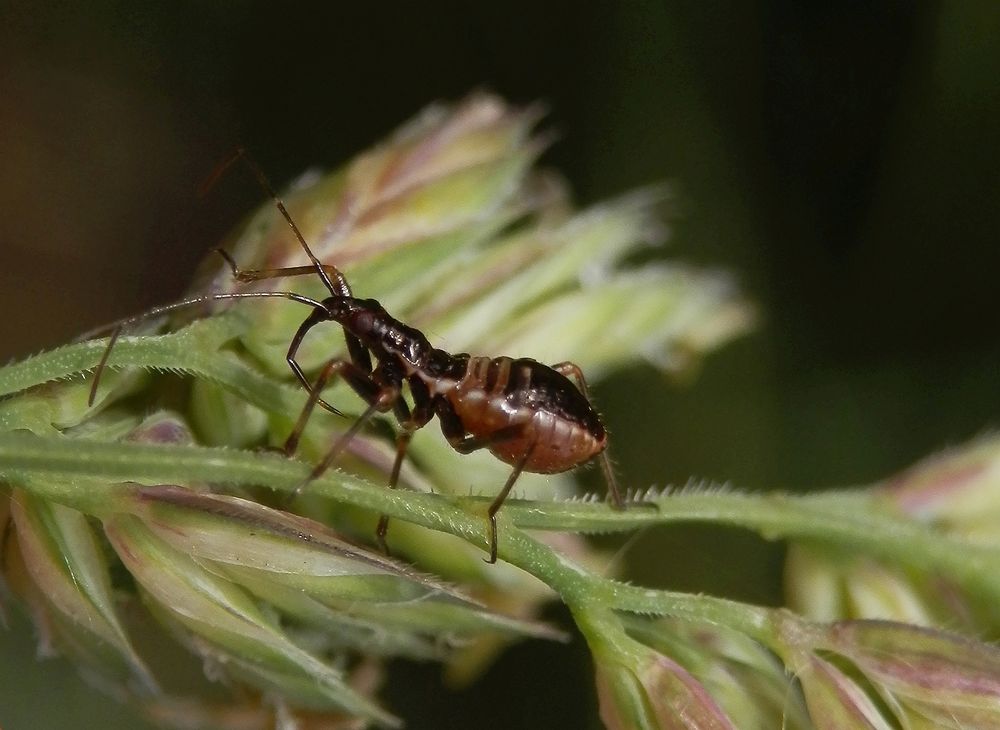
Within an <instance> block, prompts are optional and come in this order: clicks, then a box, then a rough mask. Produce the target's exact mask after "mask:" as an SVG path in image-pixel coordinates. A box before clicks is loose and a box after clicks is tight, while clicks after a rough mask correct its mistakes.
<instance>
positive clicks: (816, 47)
mask: <svg viewBox="0 0 1000 730" xmlns="http://www.w3.org/2000/svg"><path fill="white" fill-rule="evenodd" d="M369 5H372V4H361V3H314V4H309V3H281V4H279V3H265V2H226V3H219V2H214V3H202V2H171V3H140V2H109V1H107V0H100V1H98V2H88V3H79V4H76V5H73V4H69V3H57V2H41V3H39V2H28V1H27V0H20V1H19V0H14V1H11V0H2V1H0V165H2V168H0V169H2V175H0V212H2V215H0V311H3V312H5V313H6V314H5V315H4V316H3V317H0V361H7V360H10V359H12V358H15V357H22V356H24V355H27V354H30V353H33V352H36V351H38V350H40V349H42V348H46V347H51V346H54V345H57V344H59V343H61V342H63V341H65V340H66V339H68V338H70V337H72V336H74V335H76V334H78V333H80V332H81V331H83V330H86V329H88V328H90V327H91V326H94V325H96V324H99V323H102V322H105V321H108V320H111V319H114V318H116V317H119V316H122V315H124V314H128V313H132V312H135V311H138V310H141V309H143V308H145V307H147V306H149V305H151V304H154V303H158V302H163V301H169V300H172V299H174V298H175V297H176V296H177V295H178V294H179V293H180V292H181V291H182V290H183V289H184V288H185V285H186V282H187V281H188V278H189V276H190V275H191V272H192V270H193V269H194V267H195V265H196V263H197V262H198V260H199V259H200V258H201V256H202V255H203V254H204V252H205V251H207V250H208V249H209V248H211V246H212V245H213V244H214V243H215V242H217V241H218V240H219V239H220V238H221V237H222V235H223V233H224V232H225V231H226V230H227V229H228V228H229V227H230V226H232V225H233V224H234V223H235V222H236V221H237V220H238V218H239V217H240V215H241V214H243V213H245V212H246V211H248V210H249V209H251V208H252V207H253V206H254V205H256V204H257V203H258V202H259V201H260V199H261V194H260V191H259V189H257V188H256V186H255V185H254V184H253V183H252V182H251V181H248V180H246V179H245V176H241V175H238V174H237V175H231V176H229V178H227V179H226V181H224V182H223V184H221V185H220V186H218V187H217V188H216V189H215V190H214V191H213V193H212V194H211V195H210V196H209V197H208V198H207V199H205V200H199V199H198V198H197V195H196V191H197V188H198V185H199V183H200V182H201V181H202V180H203V179H204V178H205V176H206V175H207V174H208V173H209V172H210V171H211V170H212V169H213V167H214V166H215V165H216V163H217V162H218V161H219V160H221V159H222V158H224V157H225V156H226V155H227V154H228V153H229V152H230V151H231V150H232V149H233V148H234V147H235V146H236V145H237V144H243V145H246V146H247V147H249V148H250V149H251V150H252V151H253V153H254V154H255V156H256V157H257V158H258V159H259V160H260V162H261V163H262V165H263V166H264V168H265V169H266V170H267V171H268V173H269V174H270V175H271V177H272V178H273V179H274V180H276V181H280V182H285V181H287V180H289V179H290V178H291V177H293V176H295V175H297V174H299V173H300V172H302V171H303V170H305V169H306V168H309V167H313V166H319V167H332V166H335V165H337V164H339V163H340V162H342V161H344V160H345V159H347V158H349V157H350V156H351V155H353V154H355V153H356V152H358V151H360V150H362V149H364V148H365V147H367V146H368V145H370V144H371V143H373V142H375V141H376V140H378V139H380V138H381V137H382V136H383V135H384V134H385V133H387V132H388V131H390V130H391V129H393V128H394V127H395V126H396V125H397V124H399V123H400V122H402V121H403V120H405V119H407V118H408V117H410V116H411V115H412V114H413V113H415V112H416V111H417V110H418V109H420V108H421V107H423V106H424V105H425V104H427V103H428V102H430V101H432V100H435V99H440V98H445V99H455V98H458V97H461V96H463V95H464V94H465V93H467V92H468V91H469V90H471V89H474V88H483V87H485V88H489V89H492V90H495V91H497V92H499V93H501V94H503V95H505V96H507V97H508V98H509V99H511V100H513V101H516V102H530V101H533V100H536V99H543V100H545V101H546V102H548V104H549V105H550V106H551V110H552V113H551V116H550V118H549V121H548V124H549V125H550V126H553V127H554V128H555V129H556V130H558V131H559V132H560V135H561V138H560V140H559V142H558V144H556V145H555V146H554V147H553V148H552V149H551V151H550V152H548V153H547V154H546V157H545V160H544V161H545V163H546V164H550V165H552V166H555V167H557V168H559V169H560V170H562V171H563V172H564V173H565V174H566V176H567V177H568V178H569V179H570V181H571V183H572V185H573V187H574V189H575V191H576V193H577V197H578V200H579V202H580V203H581V204H587V203H592V202H595V201H597V200H600V199H602V198H604V197H607V196H609V195H613V194H616V193H619V192H622V191H624V190H626V189H628V188H631V187H634V186H638V185H642V184H646V183H650V182H656V181H663V180H667V181H671V182H672V184H673V186H674V188H675V190H676V191H677V200H678V202H677V204H676V205H675V206H674V207H675V211H674V215H673V236H672V240H671V243H670V245H669V248H668V249H666V255H668V256H670V257H677V258H681V259H684V260H686V261H690V262H695V263H698V264H701V265H705V266H710V267H721V268H725V269H729V270H731V271H733V272H734V273H735V274H736V275H737V276H738V278H739V280H740V281H741V284H742V286H743V288H744V289H745V291H746V292H747V293H748V294H749V295H750V296H751V297H752V298H754V299H755V300H756V301H757V302H758V303H759V304H760V307H761V314H762V316H761V324H760V328H759V330H758V332H757V333H756V334H754V335H753V336H751V337H749V338H745V339H743V340H741V341H740V342H738V343H736V344H734V345H731V346H729V347H728V348H726V349H725V350H724V351H722V352H721V353H719V354H718V355H716V356H714V357H712V358H710V359H709V361H707V362H706V363H705V364H704V367H703V369H702V371H701V372H700V373H698V377H697V378H694V379H688V380H686V381H684V382H676V381H669V380H666V379H664V378H663V377H662V376H660V375H659V374H657V373H656V372H655V371H653V370H652V369H651V368H648V367H641V366H637V367H635V368H634V369H632V370H630V371H629V372H624V373H621V374H619V375H617V376H616V377H614V378H613V379H611V380H610V381H607V382H604V383H602V384H600V385H599V387H598V396H597V397H598V400H599V403H600V405H601V407H602V410H603V411H604V412H605V415H606V420H607V422H608V423H609V425H610V427H611V429H612V431H613V432H614V437H615V442H614V447H613V448H614V453H615V456H616V459H617V460H618V461H619V463H620V468H619V470H620V472H621V476H622V478H623V481H624V482H625V483H627V484H629V485H631V486H635V487H643V486H648V485H650V484H658V485H664V484H684V483H686V482H687V481H688V480H689V479H691V478H698V479H701V478H704V479H708V480H712V481H713V482H726V483H730V484H732V485H734V486H736V487H740V488H748V489H753V490H764V489H771V488H785V489H815V488H822V487H830V486H839V485H849V484H860V483H865V482H870V481H873V480H875V479H878V478H880V477H882V476H885V475H886V474H888V473H890V472H892V471H894V470H896V469H899V468H901V467H903V466H905V465H906V464H908V463H910V462H912V461H913V460H915V459H917V458H919V457H920V456H922V455H924V454H926V453H928V452H930V451H933V450H936V449H939V448H941V447H943V446H946V445H948V444H953V443H957V442H960V441H963V440H965V439H968V438H970V437H972V436H974V435H976V434H977V433H981V432H982V431H984V430H985V429H987V428H990V427H992V426H994V425H995V424H996V411H997V405H998V402H1000V367H998V362H1000V312H998V306H997V299H998V297H997V291H998V288H1000V280H998V279H1000V277H998V272H1000V247H998V246H997V236H996V231H998V230H1000V204H998V193H1000V134H998V130H1000V125H998V122H1000V81H998V80H1000V45H998V44H997V41H996V39H997V38H998V37H1000V5H998V4H997V3H996V2H995V0H966V1H965V2H960V3H958V2H953V3H945V2H936V3H932V2H885V1H883V2H868V3H861V2H847V3H831V4H829V5H827V6H823V7H821V6H820V4H818V3H816V4H804V3H799V2H795V1H794V0H758V1H757V2H743V3H705V2H696V1H694V0H684V1H680V2H670V1H668V0H662V1H661V2H648V1H634V2H627V3H626V2H619V3H593V4H585V3H575V2H550V3H546V4H544V5H542V6H539V4H536V3H527V2H506V3H493V4H473V3H459V2H452V3H434V2H431V3H380V4H377V7H369ZM594 476H595V475H594V474H587V475H585V478H586V479H588V480H589V479H591V478H593V477H594ZM595 484H596V481H595ZM627 562H628V565H629V567H628V571H629V575H630V577H632V578H633V579H635V580H640V581H644V582H646V583H649V584H651V585H658V586H664V587H671V588H678V589H690V590H704V591H709V592H714V593H719V594H726V595H730V596H734V597H737V598H742V599H744V600H751V601H755V602H760V603H777V602H779V601H780V580H781V575H780V573H781V551H780V546H779V547H774V546H767V545H765V544H763V543H761V542H760V541H758V540H756V539H754V538H752V537H750V536H747V535H745V534H742V533H736V532H731V531H726V532H725V533H724V534H720V531H716V530H707V529H705V528H701V527H699V528H697V529H696V528H693V527H692V528H683V527H673V528H670V529H663V530H659V531H657V532H656V533H655V534H653V533H645V534H643V535H640V536H639V537H638V539H636V540H635V541H632V542H630V543H629V545H628V547H627ZM553 617H555V618H559V614H558V611H555V612H554V614H553ZM9 623H10V626H11V630H10V631H7V632H2V633H0V647H2V650H0V725H2V726H3V728H4V729H5V730H22V729H23V728H29V727H30V728H37V729H39V730H45V729H47V728H63V727H87V728H90V727H102V728H104V727H107V728H112V727H121V728H128V727H139V726H140V725H139V724H138V721H137V720H135V719H134V718H133V716H132V715H131V713H130V712H129V711H128V710H127V709H125V708H121V707H119V706H118V705H116V704H115V703H114V702H109V701H108V700H106V699H105V698H104V697H103V696H101V695H99V694H97V693H96V692H94V691H93V690H91V689H89V688H88V687H86V686H85V685H83V684H82V683H81V682H80V681H79V680H77V678H76V677H75V675H74V673H73V671H72V670H71V669H70V668H68V667H67V666H66V665H65V664H64V663H63V662H61V661H59V660H47V661H43V662H39V661H37V660H36V659H35V648H34V638H33V636H32V631H31V629H30V627H29V624H28V623H27V622H26V620H25V619H24V617H23V616H22V615H20V614H19V613H18V612H17V611H14V612H12V613H11V615H10V617H9ZM437 686H438V677H437V670H436V669H435V668H434V667H431V666H428V667H414V666H398V667H395V668H394V673H393V675H392V681H391V684H390V686H389V687H388V689H387V692H386V695H385V696H386V699H387V702H388V703H389V705H390V706H391V707H392V708H393V709H394V710H395V711H396V712H398V713H399V714H401V715H402V716H403V717H406V718H408V720H409V726H410V727H415V728H422V727H435V728H452V727H454V728H460V727H468V726H471V725H473V724H474V726H475V727H477V728H479V730H487V729H488V728H539V727H549V728H552V727H566V728H581V727H588V724H589V723H592V722H593V718H594V717H595V714H596V713H595V709H594V704H593V703H594V700H593V697H592V690H591V669H590V667H589V664H588V661H587V658H586V652H585V649H584V648H583V647H582V646H580V645H579V644H573V645H571V646H569V647H559V646H542V645H538V646H536V645H524V646H519V647H516V648H515V649H514V650H513V651H511V652H509V653H508V654H507V655H506V656H505V657H504V658H503V659H502V660H501V662H500V663H499V664H498V665H497V666H496V667H495V668H494V669H493V670H492V671H491V672H490V673H489V674H488V675H487V676H486V677H484V679H483V681H482V682H481V683H480V684H479V685H477V686H475V687H473V688H470V689H467V690H463V691H460V692H457V693H454V694H442V693H441V692H439V691H437Z"/></svg>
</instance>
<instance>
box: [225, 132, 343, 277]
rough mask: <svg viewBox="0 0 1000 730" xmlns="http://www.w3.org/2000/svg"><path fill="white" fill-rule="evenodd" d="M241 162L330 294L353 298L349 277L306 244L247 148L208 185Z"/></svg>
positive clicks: (237, 153) (239, 148)
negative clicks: (265, 194) (254, 178)
mask: <svg viewBox="0 0 1000 730" xmlns="http://www.w3.org/2000/svg"><path fill="white" fill-rule="evenodd" d="M239 160H242V161H243V163H244V164H246V165H247V167H249V168H250V171H251V172H252V173H253V174H254V177H256V178H257V182H258V183H260V186H261V187H262V188H264V191H265V192H266V193H267V194H268V195H269V196H270V197H271V200H273V201H274V205H275V207H277V209H278V211H279V212H280V213H281V216H282V218H284V219H285V222H286V223H287V224H288V227H289V228H291V229H292V233H294V234H295V238H296V240H297V241H298V242H299V245H300V246H301V247H302V250H303V251H305V252H306V256H308V257H309V260H310V261H311V262H312V264H313V267H315V269H316V273H317V274H319V278H320V279H322V280H323V284H324V285H325V286H326V288H327V289H328V290H329V291H330V294H332V295H333V296H335V297H349V296H351V287H350V285H349V284H348V283H347V277H345V276H344V275H343V273H341V271H340V270H339V269H338V268H336V267H335V266H333V265H331V264H325V265H324V264H323V262H321V261H320V260H319V258H317V256H316V254H314V253H313V250H312V249H311V248H310V247H309V244H308V243H306V239H305V236H303V235H302V231H300V230H299V227H298V225H296V223H295V221H294V220H293V219H292V216H291V214H290V213H289V212H288V208H286V207H285V203H284V201H283V200H282V199H281V198H280V197H279V196H278V193H277V191H276V190H275V189H274V186H273V185H271V181H270V180H268V178H267V175H265V174H264V170H263V169H262V168H261V166H260V165H258V164H257V162H256V161H255V160H254V159H253V157H251V156H250V153H249V152H247V150H246V148H245V147H237V148H236V152H234V153H233V155H232V156H231V157H230V158H229V159H228V160H226V161H225V162H223V163H222V164H221V165H220V166H219V169H218V170H217V171H216V173H215V174H213V175H212V176H211V178H209V182H208V183H207V184H211V183H213V182H214V181H215V179H217V178H218V177H219V175H221V174H222V173H224V172H225V171H226V170H227V169H229V167H231V166H232V165H234V164H235V163H236V162H237V161H239ZM328 272H331V273H332V275H333V278H331V276H330V273H328ZM334 282H336V283H334Z"/></svg>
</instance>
